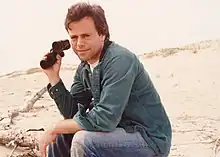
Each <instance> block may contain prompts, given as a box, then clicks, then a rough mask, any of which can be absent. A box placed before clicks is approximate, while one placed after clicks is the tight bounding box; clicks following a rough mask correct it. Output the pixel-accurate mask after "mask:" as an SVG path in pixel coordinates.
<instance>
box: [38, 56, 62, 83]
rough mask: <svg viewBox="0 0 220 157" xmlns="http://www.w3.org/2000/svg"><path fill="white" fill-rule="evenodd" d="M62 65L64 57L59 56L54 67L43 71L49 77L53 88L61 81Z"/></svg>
mask: <svg viewBox="0 0 220 157" xmlns="http://www.w3.org/2000/svg"><path fill="white" fill-rule="evenodd" d="M61 63H62V57H61V56H60V55H57V61H56V63H55V64H54V65H53V66H52V67H50V68H48V69H42V70H43V72H44V73H45V74H46V75H47V77H48V79H49V82H50V84H51V85H52V86H54V85H55V84H57V83H58V82H59V81H60V76H59V72H60V67H61Z"/></svg>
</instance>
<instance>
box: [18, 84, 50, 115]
mask: <svg viewBox="0 0 220 157" xmlns="http://www.w3.org/2000/svg"><path fill="white" fill-rule="evenodd" d="M46 91H47V87H43V88H42V89H41V90H40V91H38V92H37V93H36V94H35V95H34V96H33V97H32V98H31V99H30V100H28V101H26V102H25V104H24V107H23V108H21V109H19V111H20V112H29V111H30V110H31V109H32V108H33V106H34V104H35V102H36V101H37V100H38V99H40V98H41V97H42V95H44V93H46Z"/></svg>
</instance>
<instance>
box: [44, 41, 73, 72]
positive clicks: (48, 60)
mask: <svg viewBox="0 0 220 157" xmlns="http://www.w3.org/2000/svg"><path fill="white" fill-rule="evenodd" d="M69 48H70V43H69V40H60V41H55V42H53V43H52V49H51V50H50V52H49V53H47V54H46V55H45V56H44V59H42V60H41V61H40V66H41V68H42V69H48V68H50V67H52V66H53V65H54V64H55V63H56V61H57V58H56V57H57V55H58V54H59V55H60V56H61V57H64V52H63V51H64V50H68V49H69Z"/></svg>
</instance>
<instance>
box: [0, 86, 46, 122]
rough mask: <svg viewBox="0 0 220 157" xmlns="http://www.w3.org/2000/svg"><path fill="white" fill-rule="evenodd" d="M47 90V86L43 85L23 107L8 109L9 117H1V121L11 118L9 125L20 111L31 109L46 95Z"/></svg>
mask: <svg viewBox="0 0 220 157" xmlns="http://www.w3.org/2000/svg"><path fill="white" fill-rule="evenodd" d="M46 91H47V88H46V87H43V88H42V89H41V90H40V91H38V92H37V93H36V94H34V95H33V97H31V99H29V100H27V101H26V102H25V103H24V105H23V107H21V108H16V109H13V110H12V111H8V117H0V121H2V120H3V119H7V118H9V119H10V120H9V124H8V125H10V124H13V123H14V122H13V119H14V118H15V117H17V116H18V115H19V112H29V111H30V110H31V109H33V107H34V104H35V103H36V101H37V100H39V99H40V98H41V97H42V96H43V95H44V93H46Z"/></svg>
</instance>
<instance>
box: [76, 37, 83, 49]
mask: <svg viewBox="0 0 220 157" xmlns="http://www.w3.org/2000/svg"><path fill="white" fill-rule="evenodd" d="M84 45H85V43H84V39H83V38H82V37H79V38H78V40H77V45H76V46H77V47H78V48H81V47H83V46H84Z"/></svg>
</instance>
